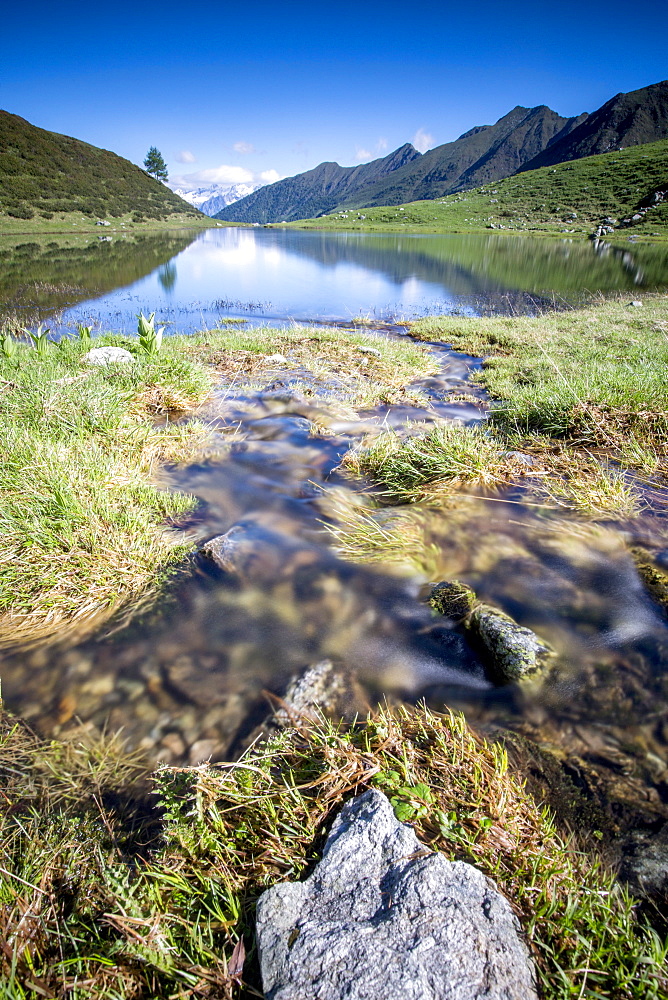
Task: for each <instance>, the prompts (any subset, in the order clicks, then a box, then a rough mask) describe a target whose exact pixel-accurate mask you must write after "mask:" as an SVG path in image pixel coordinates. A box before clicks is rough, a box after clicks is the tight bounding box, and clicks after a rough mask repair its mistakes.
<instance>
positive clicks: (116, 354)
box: [83, 347, 134, 365]
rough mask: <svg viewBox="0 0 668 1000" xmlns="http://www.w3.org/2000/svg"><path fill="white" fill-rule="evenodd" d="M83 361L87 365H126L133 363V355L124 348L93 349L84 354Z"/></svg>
mask: <svg viewBox="0 0 668 1000" xmlns="http://www.w3.org/2000/svg"><path fill="white" fill-rule="evenodd" d="M83 360H84V361H85V362H86V364H87V365H119V364H120V365H126V364H128V363H129V362H130V361H134V355H132V354H130V352H129V351H126V350H125V348H124V347H94V348H93V349H92V351H88V353H87V354H84V356H83Z"/></svg>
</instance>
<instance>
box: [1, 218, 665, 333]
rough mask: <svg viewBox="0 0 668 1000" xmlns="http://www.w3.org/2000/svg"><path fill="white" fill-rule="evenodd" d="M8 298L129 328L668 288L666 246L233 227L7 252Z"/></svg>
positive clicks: (19, 306) (393, 316) (60, 318)
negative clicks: (153, 318) (149, 321)
mask: <svg viewBox="0 0 668 1000" xmlns="http://www.w3.org/2000/svg"><path fill="white" fill-rule="evenodd" d="M0 256H1V257H2V263H3V265H4V274H3V276H2V277H0V300H1V301H2V304H3V306H4V309H5V310H6V311H12V310H13V311H16V312H18V313H20V314H22V315H24V316H25V317H27V318H28V319H29V320H30V319H31V320H32V321H37V320H38V319H45V318H48V319H49V321H50V325H51V327H52V329H54V328H60V329H67V328H70V327H73V326H74V324H75V323H77V322H83V323H85V324H87V325H92V326H94V327H95V328H96V329H102V330H114V331H118V332H124V333H129V332H132V331H134V330H135V328H136V315H137V313H138V312H139V311H140V310H143V311H144V312H145V313H148V312H154V311H155V312H156V313H157V316H158V319H159V320H160V322H161V323H166V324H167V325H168V329H172V330H174V331H178V332H184V333H187V332H190V331H193V330H195V329H202V328H203V327H208V328H212V327H215V326H216V324H217V323H218V322H219V321H220V320H221V319H224V318H226V317H242V318H245V319H247V320H248V321H250V322H255V323H258V322H270V323H289V322H291V321H293V320H297V321H302V322H304V321H306V322H308V321H324V322H331V321H339V322H340V321H343V322H346V321H349V320H350V319H351V318H353V317H356V316H364V317H367V318H369V319H372V320H376V321H379V322H381V321H387V320H397V319H404V318H411V317H415V316H421V315H427V314H434V313H448V312H453V311H463V312H494V311H500V312H514V311H518V312H527V311H533V310H535V309H536V308H542V307H545V306H550V305H553V304H557V305H558V304H560V303H564V302H566V303H572V302H577V301H578V300H580V299H581V298H582V297H583V296H585V295H588V294H591V293H593V292H596V291H604V292H613V291H619V292H627V291H628V292H630V293H632V294H633V295H636V296H637V294H638V293H639V292H640V291H642V290H644V289H658V288H665V287H668V248H666V247H665V246H660V245H654V246H652V245H647V244H646V245H640V244H638V245H635V244H633V243H626V244H619V245H614V246H613V245H610V244H605V243H600V242H593V241H581V240H579V241H571V240H569V239H562V240H555V239H540V238H535V239H528V238H526V237H512V236H505V235H499V234H490V235H489V236H485V235H476V236H457V235H452V236H442V235H404V234H401V235H384V234H361V233H325V232H317V231H296V230H280V229H263V228H249V229H237V228H221V229H209V230H206V231H204V232H201V233H197V234H193V233H192V232H190V233H188V232H181V233H171V234H164V233H163V234H159V235H154V236H143V237H139V238H134V237H130V236H126V235H121V234H115V233H112V234H111V237H107V236H105V237H103V238H101V239H100V238H96V237H83V236H81V237H77V238H74V237H72V238H69V242H68V241H66V240H64V239H62V240H61V241H60V243H59V242H58V240H57V239H55V238H54V239H53V240H50V241H49V242H47V241H46V240H43V241H42V242H41V243H37V242H33V243H23V244H20V245H19V246H17V241H14V242H13V243H9V242H7V241H5V242H4V243H2V244H1V245H0Z"/></svg>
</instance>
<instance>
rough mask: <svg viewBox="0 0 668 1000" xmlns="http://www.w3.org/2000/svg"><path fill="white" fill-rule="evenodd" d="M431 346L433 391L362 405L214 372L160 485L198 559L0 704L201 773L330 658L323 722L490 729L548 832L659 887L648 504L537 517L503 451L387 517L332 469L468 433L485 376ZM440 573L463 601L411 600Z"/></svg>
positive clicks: (269, 370)
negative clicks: (442, 428) (607, 512)
mask: <svg viewBox="0 0 668 1000" xmlns="http://www.w3.org/2000/svg"><path fill="white" fill-rule="evenodd" d="M402 335H405V334H403V333H402V332H401V331H399V330H396V329H394V330H384V331H378V333H377V336H378V338H379V339H378V340H377V341H374V340H373V339H372V337H370V338H369V345H368V351H367V354H366V358H367V359H368V360H369V363H370V369H369V374H370V377H372V371H373V359H374V351H375V352H376V353H378V352H380V351H381V350H382V343H383V341H382V338H383V337H387V336H390V337H397V336H402ZM375 343H378V347H376V346H374V345H375ZM431 349H432V351H433V352H435V354H436V355H437V357H438V361H439V366H440V371H439V373H438V374H437V375H434V376H432V377H429V378H426V379H423V380H421V381H420V382H417V383H415V384H414V385H412V386H408V387H407V391H406V396H405V401H401V400H399V401H398V402H397V401H396V399H395V400H394V401H393V402H388V403H385V404H381V405H380V406H377V407H375V408H373V409H368V410H360V409H354V408H353V407H351V405H350V403H349V402H348V401H347V399H346V394H345V389H344V388H342V387H341V386H340V385H336V384H333V383H331V382H329V383H325V382H323V381H322V380H321V379H319V378H318V377H317V375H314V374H313V373H312V372H309V371H308V370H305V369H304V367H303V366H301V365H297V364H296V363H295V362H294V360H293V359H291V357H290V356H289V355H288V356H284V355H273V356H272V355H269V356H267V357H266V358H265V360H264V364H263V365H262V366H260V367H259V368H258V367H256V368H255V369H254V371H253V374H252V378H248V379H245V380H244V379H242V380H236V381H232V380H229V379H225V378H222V379H221V382H220V384H219V386H218V388H217V390H216V393H215V394H214V397H213V398H212V399H211V400H210V401H209V403H208V404H207V405H206V407H205V408H204V410H202V411H201V412H200V413H199V414H197V416H198V417H199V418H200V419H205V420H206V421H207V422H209V424H210V425H211V428H212V438H211V442H210V450H209V452H208V453H207V454H206V455H203V456H202V460H201V461H200V462H198V463H197V464H193V465H190V466H188V467H185V468H174V469H168V470H166V472H165V484H166V485H168V486H170V487H171V488H177V489H181V490H184V491H187V492H191V493H194V494H195V495H196V496H197V497H198V498H199V501H200V503H199V507H198V509H197V511H196V513H195V515H193V517H192V518H191V519H190V521H189V522H188V523H187V524H184V525H182V526H181V528H180V530H181V531H182V532H183V534H184V535H185V536H186V537H187V538H189V539H191V540H192V541H193V543H194V544H195V545H196V546H197V548H198V551H197V552H196V553H195V554H194V555H193V557H192V559H191V560H190V561H189V562H188V563H187V564H186V565H184V567H183V568H182V572H181V573H180V575H179V576H178V578H177V579H176V580H175V581H174V582H172V583H171V584H170V586H169V588H167V590H166V591H165V594H164V596H163V598H162V599H161V602H160V604H159V605H157V606H155V607H153V608H152V609H150V610H148V611H146V612H144V613H143V614H139V613H137V614H135V615H134V616H133V617H131V618H130V620H126V621H122V620H118V621H116V622H115V623H114V624H113V627H111V628H108V629H105V630H104V631H103V632H102V633H101V634H98V635H96V636H94V637H92V638H87V639H85V640H84V641H82V642H78V643H77V642H76V641H72V640H68V642H66V643H60V644H59V643H51V644H50V645H48V646H42V647H38V648H33V649H21V650H14V651H13V652H11V653H10V654H8V655H7V656H6V657H5V659H4V662H3V665H2V679H3V697H4V698H5V701H6V704H7V706H8V707H9V708H10V709H11V710H12V711H14V712H16V713H17V714H19V715H21V716H22V717H24V718H26V719H27V720H29V721H30V723H31V724H33V725H34V726H35V727H36V728H37V729H38V730H39V731H40V732H42V733H45V734H48V735H54V736H67V735H68V734H69V735H72V734H76V733H80V732H81V731H82V730H83V731H85V730H86V729H96V730H97V729H103V728H106V729H107V730H114V731H115V730H119V729H121V730H122V731H123V733H124V734H125V736H126V737H127V738H128V740H129V741H130V742H131V744H132V745H133V746H136V747H138V748H140V749H141V750H142V751H143V752H144V753H145V754H146V757H147V759H148V760H149V761H152V762H158V761H162V762H166V763H173V764H179V763H190V764H198V763H200V762H201V761H206V760H209V759H211V760H213V761H216V760H224V759H231V758H233V757H235V756H236V755H238V754H239V753H240V752H241V751H242V750H243V748H244V747H245V746H247V745H248V743H249V742H250V741H251V740H252V739H253V736H254V734H256V733H257V727H258V726H259V725H260V724H261V723H262V720H263V719H264V718H265V716H266V714H267V706H268V701H271V695H274V696H277V697H278V698H283V697H284V695H285V692H286V689H287V688H288V686H289V684H290V683H291V682H292V683H293V685H294V683H295V678H299V677H300V676H303V674H304V671H305V670H307V668H309V667H312V666H313V665H314V664H317V663H318V662H321V661H322V660H323V659H327V660H329V661H331V662H332V663H333V664H334V672H335V675H336V676H337V677H338V678H339V679H340V680H339V681H337V684H338V685H339V686H338V690H337V698H336V700H335V703H336V711H337V712H339V711H340V712H342V713H343V714H345V715H348V716H353V715H354V714H355V713H358V712H364V711H365V710H366V709H367V708H369V707H373V706H374V705H376V704H377V703H378V702H379V700H382V699H389V700H390V701H393V702H397V703H398V702H404V701H408V702H415V701H417V700H418V699H425V700H426V701H427V703H428V704H429V705H430V706H431V707H432V708H434V709H441V708H443V707H444V706H445V705H447V706H451V707H461V708H464V710H465V711H466V713H467V716H468V718H469V719H470V720H472V721H473V722H475V723H476V724H477V725H478V726H479V727H481V728H482V729H483V730H485V731H487V732H489V733H490V734H496V735H498V734H499V733H501V732H503V734H504V737H503V738H504V739H506V740H507V743H508V746H509V748H510V751H511V753H512V754H514V756H515V758H516V760H517V761H518V762H521V763H522V766H523V768H524V769H525V771H526V773H527V774H528V775H529V777H530V779H531V780H532V781H533V782H534V783H535V785H536V786H537V787H539V788H540V789H541V790H542V793H543V795H544V797H545V798H547V800H548V801H550V802H551V803H552V804H553V805H554V806H555V807H556V808H557V810H560V811H561V814H562V815H563V816H564V817H565V819H566V820H567V822H569V823H571V824H572V825H573V826H574V827H577V826H578V825H582V824H588V825H589V827H590V828H593V827H595V828H596V829H597V830H598V831H599V832H600V834H601V836H602V837H604V838H605V839H606V841H607V842H609V843H610V844H611V845H614V847H613V850H614V851H616V852H619V850H620V849H622V850H623V853H624V854H625V856H626V857H627V861H626V864H627V870H628V874H629V877H630V878H631V879H632V880H633V879H635V880H636V883H640V882H642V881H643V879H644V880H645V882H646V883H647V886H646V888H648V889H649V891H651V892H654V891H656V892H660V891H663V889H662V888H661V875H660V873H659V875H651V874H648V873H647V870H646V869H645V868H643V864H644V860H643V859H644V858H646V857H647V856H648V851H649V852H650V853H651V852H652V851H654V852H655V853H656V850H658V848H657V844H659V845H660V843H661V840H660V837H661V833H660V831H661V830H662V829H663V827H664V824H665V823H666V820H668V764H667V763H666V762H667V760H668V720H667V716H666V704H667V702H668V686H667V684H668V682H667V680H666V670H665V666H666V662H667V654H668V628H667V627H666V618H665V613H664V611H663V610H662V608H661V606H660V604H659V603H657V602H656V600H655V598H654V597H653V596H652V594H651V593H650V591H649V590H648V589H647V587H646V586H645V584H644V583H643V580H641V578H640V576H639V574H638V571H637V567H636V562H635V561H634V555H633V551H632V550H633V549H634V548H637V547H638V546H640V547H641V548H642V550H643V551H644V552H645V553H649V556H648V558H649V559H650V562H652V564H654V563H655V561H656V558H659V557H658V556H657V553H661V552H662V551H663V550H664V549H665V548H666V547H667V546H668V526H667V524H666V521H665V517H664V512H663V510H662V509H661V507H660V505H659V506H658V507H657V506H652V505H648V506H647V508H646V510H645V511H644V512H643V513H642V514H641V515H640V516H639V517H636V518H634V519H633V520H626V521H623V520H620V519H616V520H615V519H612V518H608V519H606V520H602V519H600V518H599V519H598V520H596V521H594V520H592V519H587V518H583V517H578V516H576V515H573V514H571V513H568V512H564V511H562V510H559V509H555V508H554V507H550V505H546V504H544V503H541V502H540V500H539V498H538V497H537V496H536V495H535V493H534V492H533V491H532V485H531V472H532V470H531V462H530V461H529V462H527V461H526V458H527V456H523V455H522V453H521V452H519V453H511V455H510V457H509V459H508V462H509V473H508V476H507V477H506V479H505V481H504V482H503V484H502V485H501V486H498V485H497V486H494V488H491V487H490V488H482V487H478V488H472V487H469V488H466V487H464V486H462V487H461V488H458V489H457V490H453V491H452V493H451V495H450V496H449V497H448V498H447V499H445V500H443V501H442V502H441V503H439V504H435V505H434V504H412V505H410V506H408V507H397V506H391V505H388V504H387V503H386V502H384V500H383V498H382V497H379V496H378V494H377V491H374V489H373V488H371V487H370V485H369V484H368V483H365V482H363V481H360V480H357V479H352V478H351V477H350V475H348V474H347V473H346V472H345V469H344V468H343V467H342V465H341V463H342V460H343V458H344V456H345V455H346V453H347V452H348V451H349V449H350V448H351V447H352V446H354V445H355V444H357V443H359V442H360V441H361V440H362V439H363V438H365V436H369V435H371V436H373V435H377V434H378V433H381V432H382V431H384V430H386V429H387V428H393V429H395V430H396V431H397V432H398V433H400V434H402V435H410V434H413V433H416V429H418V430H419V429H424V427H425V426H432V425H433V426H437V425H439V424H440V423H442V422H443V421H446V422H447V421H453V420H454V421H459V422H462V423H469V424H478V423H480V422H481V421H484V419H485V412H486V409H487V406H488V401H487V400H486V398H485V395H484V393H483V392H482V391H481V390H480V389H479V388H478V387H476V386H474V385H471V384H469V382H468V378H469V375H470V372H471V371H472V370H475V369H476V368H477V367H478V366H479V365H480V362H479V361H478V360H476V359H474V358H471V357H467V356H466V355H462V354H458V353H455V352H451V351H449V350H447V348H445V347H443V345H439V344H434V345H431ZM363 360H364V358H363ZM409 422H410V423H409ZM351 512H352V513H351ZM351 524H353V526H354V528H355V530H357V532H358V534H359V532H360V531H361V533H362V537H363V539H364V540H365V541H367V542H368V538H369V534H370V533H371V535H373V536H374V537H375V538H376V558H375V559H370V558H368V559H366V560H364V559H363V560H362V561H355V560H351V558H349V554H350V549H349V547H348V548H346V545H345V544H344V543H343V542H342V539H345V538H347V539H348V540H349V538H350V527H351ZM360 526H361V527H360ZM374 533H375V534H374ZM407 540H408V541H407ZM383 546H385V547H383ZM365 551H366V553H367V555H368V553H369V547H368V545H367V547H366V549H365ZM453 581H458V582H463V584H464V585H465V592H466V593H469V594H470V593H473V595H474V596H473V597H472V598H471V603H470V605H466V607H464V608H463V609H462V608H460V609H459V610H455V612H454V613H452V609H448V608H444V607H440V606H436V605H437V604H438V602H436V603H435V602H434V600H433V597H432V604H431V605H430V596H431V595H433V593H434V591H433V588H434V585H437V584H443V583H445V584H448V585H450V584H452V582H453ZM466 588H469V589H468V590H466ZM435 611H436V612H437V613H435ZM462 611H463V612H464V613H462ZM490 622H491V623H492V624H491V626H490ZM494 622H496V624H494ZM518 637H523V639H524V641H523V645H521V650H523V652H521V650H520V652H519V653H518V650H519V649H520V647H518V646H517V641H516V640H518ZM532 637H533V638H532ZM527 643H528V645H527ZM529 647H530V648H529ZM527 650H529V652H528V653H527ZM518 655H519V659H518ZM527 655H528V656H529V659H530V660H531V658H532V657H533V660H532V661H531V662H530V663H529V665H528V669H527V670H526V671H525V669H524V667H526V666H527V663H526V656H527ZM523 657H524V659H523ZM518 662H519V663H520V667H518V666H517V664H518ZM522 662H523V663H524V667H522V666H521V664H522ZM504 664H505V665H504ZM525 672H526V674H527V677H525V678H522V677H520V674H524V673H525ZM319 700H320V701H322V699H319ZM274 704H277V702H276V701H275V700H274ZM620 845H621V848H620ZM655 869H656V865H655ZM652 879H653V881H652ZM657 879H658V882H657ZM650 882H652V884H651V885H650V884H649V883H650Z"/></svg>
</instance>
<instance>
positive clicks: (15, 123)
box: [0, 111, 210, 232]
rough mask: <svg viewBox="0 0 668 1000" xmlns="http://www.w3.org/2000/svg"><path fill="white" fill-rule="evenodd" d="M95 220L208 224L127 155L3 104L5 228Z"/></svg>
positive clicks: (0, 199) (1, 216)
mask: <svg viewBox="0 0 668 1000" xmlns="http://www.w3.org/2000/svg"><path fill="white" fill-rule="evenodd" d="M79 219H80V221H79ZM97 219H109V221H112V220H115V223H116V224H117V225H119V226H120V225H121V223H124V224H125V225H126V227H127V226H128V225H132V224H137V223H143V222H146V221H147V220H148V221H150V222H151V224H153V225H155V224H157V223H161V222H162V223H171V224H172V225H174V224H177V225H178V224H190V225H203V224H207V225H210V222H209V220H208V219H207V218H206V216H203V215H202V213H201V212H199V211H198V210H197V209H195V208H193V207H192V206H191V205H188V204H187V203H186V202H184V201H183V199H181V198H179V197H178V196H177V195H175V194H174V193H173V192H172V191H170V190H169V188H167V187H165V185H164V184H161V183H159V182H158V181H156V180H155V179H154V178H152V177H149V176H148V174H146V173H145V172H144V171H143V170H141V169H140V168H139V167H137V166H135V165H134V164H133V163H130V161H129V160H125V159H123V158H122V157H120V156H117V155H116V154H115V153H112V152H110V151H109V150H106V149H98V148H97V147H96V146H91V145H89V144H88V143H85V142H80V141H79V140H78V139H72V138H70V137H69V136H65V135H59V134H58V133H57V132H47V131H46V130H45V129H41V128H36V127H35V126H34V125H31V124H30V123H29V122H27V121H25V120H24V119H23V118H19V117H18V116H17V115H12V114H9V113H8V112H6V111H0V230H2V231H3V232H26V231H28V232H30V231H42V232H46V231H51V232H54V231H57V230H58V227H60V229H62V228H63V227H68V226H69V225H72V224H74V223H75V222H77V224H78V225H80V226H81V225H89V226H90V225H91V223H94V222H95V220H97Z"/></svg>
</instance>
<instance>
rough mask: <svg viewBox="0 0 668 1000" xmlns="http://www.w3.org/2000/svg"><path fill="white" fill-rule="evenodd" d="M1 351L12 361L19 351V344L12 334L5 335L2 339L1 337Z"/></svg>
mask: <svg viewBox="0 0 668 1000" xmlns="http://www.w3.org/2000/svg"><path fill="white" fill-rule="evenodd" d="M0 351H2V354H3V355H4V357H6V358H8V359H11V358H13V357H14V356H15V355H16V352H17V351H18V344H17V343H16V341H15V340H14V338H13V337H12V335H11V333H4V334H3V335H2V337H0Z"/></svg>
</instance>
